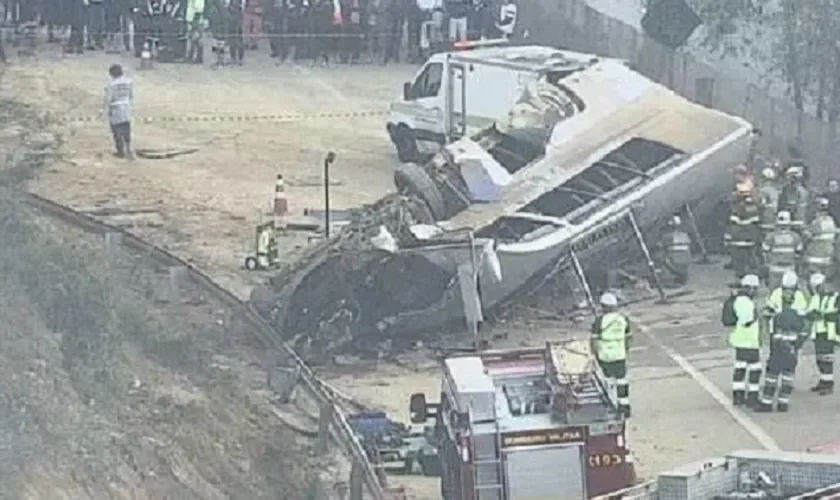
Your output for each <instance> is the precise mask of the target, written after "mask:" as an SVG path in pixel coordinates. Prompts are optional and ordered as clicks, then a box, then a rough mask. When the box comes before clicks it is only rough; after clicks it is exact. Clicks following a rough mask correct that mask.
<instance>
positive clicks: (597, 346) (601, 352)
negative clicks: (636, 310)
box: [592, 292, 631, 418]
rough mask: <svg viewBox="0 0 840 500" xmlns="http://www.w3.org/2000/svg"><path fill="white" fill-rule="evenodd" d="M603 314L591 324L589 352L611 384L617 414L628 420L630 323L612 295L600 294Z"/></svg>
mask: <svg viewBox="0 0 840 500" xmlns="http://www.w3.org/2000/svg"><path fill="white" fill-rule="evenodd" d="M600 302H601V308H602V310H603V314H602V315H600V316H599V317H598V318H597V319H596V320H595V322H594V323H593V324H592V352H594V353H595V357H596V359H597V360H598V364H599V365H600V367H601V369H602V370H603V371H604V376H606V377H607V378H608V379H610V380H612V381H614V382H615V386H616V393H617V395H618V406H619V408H618V409H619V411H620V412H622V413H623V414H624V417H625V418H630V386H629V384H628V382H627V350H628V349H629V343H630V339H631V333H630V321H629V320H628V319H627V317H626V316H625V315H623V314H621V313H620V312H617V309H618V299H617V298H616V296H615V295H614V294H612V293H609V292H607V293H604V294H603V295H601V301H600Z"/></svg>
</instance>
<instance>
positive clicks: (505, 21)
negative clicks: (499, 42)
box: [496, 0, 516, 38]
mask: <svg viewBox="0 0 840 500" xmlns="http://www.w3.org/2000/svg"><path fill="white" fill-rule="evenodd" d="M496 27H497V28H499V31H501V32H502V36H504V37H505V38H510V37H511V36H513V29H514V28H515V27H516V4H515V3H514V2H513V0H505V3H503V4H502V7H501V9H500V11H499V22H498V24H496Z"/></svg>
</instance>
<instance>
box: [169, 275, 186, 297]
mask: <svg viewBox="0 0 840 500" xmlns="http://www.w3.org/2000/svg"><path fill="white" fill-rule="evenodd" d="M186 273H187V269H186V268H185V267H184V266H172V267H170V268H169V301H170V302H172V303H177V302H180V301H181V283H182V282H183V281H184V275H185V274H186Z"/></svg>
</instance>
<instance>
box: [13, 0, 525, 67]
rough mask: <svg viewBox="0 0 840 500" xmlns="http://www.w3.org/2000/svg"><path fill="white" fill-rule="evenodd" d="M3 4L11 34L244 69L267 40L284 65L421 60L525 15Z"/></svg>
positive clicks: (493, 6)
mask: <svg viewBox="0 0 840 500" xmlns="http://www.w3.org/2000/svg"><path fill="white" fill-rule="evenodd" d="M1 1H2V7H3V15H4V21H5V23H4V25H5V26H6V27H7V28H14V29H15V30H16V29H18V27H19V26H22V25H26V24H29V25H31V24H32V23H38V24H40V25H43V26H46V27H47V32H48V37H49V41H50V42H54V43H59V42H64V43H66V45H65V51H67V52H68V53H83V52H84V51H85V50H104V49H107V48H109V47H111V48H116V49H117V50H128V51H131V52H134V53H135V55H136V56H137V57H140V56H141V55H142V54H143V51H144V49H148V50H149V51H151V52H153V53H154V55H155V57H156V58H157V59H160V60H164V61H165V60H172V61H177V60H188V61H193V62H202V61H203V60H204V52H205V50H204V49H205V47H206V46H208V45H209V46H210V50H212V52H213V53H215V54H216V57H217V58H219V56H221V54H222V53H224V54H226V57H228V58H229V60H231V61H232V62H234V63H242V62H243V60H244V57H245V54H246V50H247V49H252V48H256V47H257V46H258V45H260V41H261V40H264V41H265V42H264V43H263V44H262V45H264V46H267V47H268V48H269V49H270V51H271V56H272V57H274V58H277V59H280V60H287V59H289V60H295V61H299V60H312V61H324V62H328V61H337V62H351V63H352V62H359V61H372V62H373V61H376V62H380V63H388V62H391V61H395V62H396V61H399V60H400V57H401V55H404V56H405V57H407V58H408V59H409V60H411V61H419V60H422V59H424V58H425V57H426V56H428V54H429V53H432V52H435V51H439V50H445V49H446V48H447V47H449V46H451V45H450V44H451V42H455V41H460V40H475V39H481V38H500V37H509V36H511V34H512V33H513V28H514V25H515V23H516V14H517V11H516V4H515V2H514V0H1ZM68 32H69V33H68ZM65 34H67V36H66V37H65V36H64V35H65ZM403 48H404V49H405V50H403ZM208 52H209V51H208ZM401 52H402V53H403V54H401Z"/></svg>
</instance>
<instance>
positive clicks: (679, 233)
mask: <svg viewBox="0 0 840 500" xmlns="http://www.w3.org/2000/svg"><path fill="white" fill-rule="evenodd" d="M660 248H661V249H662V252H663V259H662V260H663V261H662V266H663V267H664V268H665V269H666V270H667V271H668V273H669V276H668V277H669V278H672V280H671V279H669V280H668V281H672V282H673V284H674V285H676V286H683V285H685V284H686V282H688V269H689V266H690V265H691V237H689V235H688V233H686V232H685V231H683V230H682V221H681V220H680V217H679V216H678V215H675V216H674V217H672V218H671V220H669V221H668V228H667V230H666V231H665V232H664V233H663V234H662V240H661V241H660Z"/></svg>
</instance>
